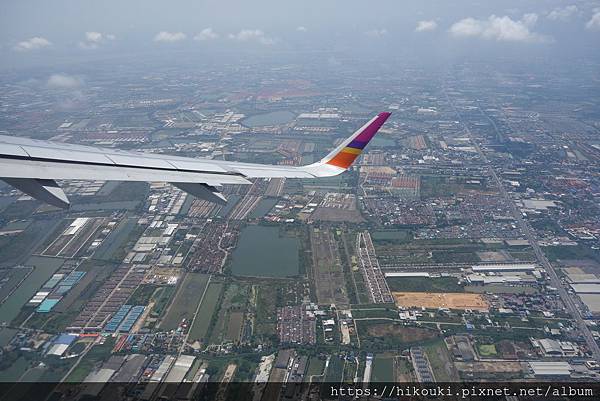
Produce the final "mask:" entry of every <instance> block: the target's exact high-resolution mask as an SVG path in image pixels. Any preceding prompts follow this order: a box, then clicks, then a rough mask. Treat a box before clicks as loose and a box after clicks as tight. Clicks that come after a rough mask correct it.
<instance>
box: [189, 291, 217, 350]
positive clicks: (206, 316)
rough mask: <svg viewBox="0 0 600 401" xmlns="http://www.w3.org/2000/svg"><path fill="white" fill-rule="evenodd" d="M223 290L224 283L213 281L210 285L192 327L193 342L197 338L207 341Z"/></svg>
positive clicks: (191, 338)
mask: <svg viewBox="0 0 600 401" xmlns="http://www.w3.org/2000/svg"><path fill="white" fill-rule="evenodd" d="M222 291H223V283H215V282H212V283H210V284H209V285H208V288H207V289H206V294H205V295H204V299H203V300H202V305H200V309H199V310H198V316H196V319H195V320H194V324H193V326H192V328H191V329H190V336H189V342H192V343H193V342H194V341H195V340H198V341H206V339H207V336H208V329H209V328H210V324H211V322H212V316H213V314H214V313H215V309H216V308H217V302H218V301H219V298H220V296H221V292H222Z"/></svg>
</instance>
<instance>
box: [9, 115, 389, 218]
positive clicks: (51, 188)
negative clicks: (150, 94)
mask: <svg viewBox="0 0 600 401" xmlns="http://www.w3.org/2000/svg"><path fill="white" fill-rule="evenodd" d="M388 117H389V113H380V114H378V115H377V116H376V117H374V118H372V119H371V120H370V121H369V122H368V123H367V124H365V125H364V126H363V127H361V128H360V129H359V130H358V131H356V132H355V133H354V134H353V135H352V136H351V137H350V138H348V139H347V140H346V141H344V142H343V143H342V144H341V145H340V146H338V147H337V148H336V149H335V150H334V151H332V152H331V153H330V154H329V155H327V156H326V157H325V158H323V159H322V160H321V161H319V162H317V163H314V164H311V165H308V166H299V167H292V166H276V165H266V164H255V163H239V162H233V161H224V160H211V159H193V158H186V157H177V156H169V155H162V154H151V153H141V152H128V151H122V150H114V149H106V148H100V147H93V146H82V145H72V144H66V143H59V142H50V141H39V140H33V139H27V138H18V137H11V136H3V135H0V179H1V180H4V181H5V182H7V183H8V184H10V185H12V186H14V187H16V188H18V189H20V190H21V191H23V192H25V193H27V194H29V195H31V196H33V197H34V198H36V199H39V200H42V201H44V202H47V203H49V204H52V205H54V206H58V207H61V208H67V207H68V206H69V201H68V199H67V197H66V196H65V194H64V192H63V191H62V190H61V189H60V187H59V186H58V184H56V182H55V180H103V181H165V182H170V183H172V184H173V185H175V186H177V187H178V188H180V189H182V190H184V191H186V192H188V193H190V194H192V195H194V196H197V197H200V198H203V199H207V200H210V201H213V202H219V203H223V202H225V201H226V200H225V198H224V197H223V196H222V195H221V194H220V193H219V192H218V187H220V186H221V185H223V184H249V183H250V181H248V178H282V177H285V178H315V177H328V176H333V175H338V174H340V173H342V172H344V171H346V169H347V168H349V167H350V164H351V163H352V161H354V159H355V158H356V157H357V156H358V155H359V154H360V151H362V149H363V148H364V146H365V145H366V143H368V141H369V140H370V139H371V138H372V137H373V135H375V133H376V132H377V130H378V129H379V128H380V127H381V126H382V125H383V123H384V122H385V120H386V119H387V118H388ZM360 146H362V147H360Z"/></svg>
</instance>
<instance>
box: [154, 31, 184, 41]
mask: <svg viewBox="0 0 600 401" xmlns="http://www.w3.org/2000/svg"><path fill="white" fill-rule="evenodd" d="M185 38H187V35H186V34H185V33H183V32H167V31H160V32H159V33H157V34H156V35H155V36H154V41H155V42H167V43H169V42H170V43H172V42H179V41H181V40H184V39H185Z"/></svg>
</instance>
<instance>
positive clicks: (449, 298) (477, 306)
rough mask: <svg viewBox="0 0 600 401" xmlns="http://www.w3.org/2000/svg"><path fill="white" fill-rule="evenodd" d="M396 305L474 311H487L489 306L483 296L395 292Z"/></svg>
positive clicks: (451, 293)
mask: <svg viewBox="0 0 600 401" xmlns="http://www.w3.org/2000/svg"><path fill="white" fill-rule="evenodd" d="M392 295H394V298H395V299H396V305H398V306H403V307H417V308H421V307H424V308H431V309H435V308H449V309H473V310H480V311H487V310H488V309H489V305H488V303H487V301H486V300H485V298H484V297H483V296H482V295H481V294H467V293H453V292H443V293H433V292H393V293H392Z"/></svg>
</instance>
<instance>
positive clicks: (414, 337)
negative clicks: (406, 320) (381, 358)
mask: <svg viewBox="0 0 600 401" xmlns="http://www.w3.org/2000/svg"><path fill="white" fill-rule="evenodd" d="M367 332H368V333H369V335H370V336H373V337H387V336H394V337H399V338H400V340H401V341H402V342H414V341H420V340H429V339H431V338H434V337H436V336H437V333H436V332H435V331H433V330H428V329H421V328H418V327H404V326H400V325H397V324H386V323H382V324H374V325H372V326H369V328H368V329H367Z"/></svg>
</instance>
